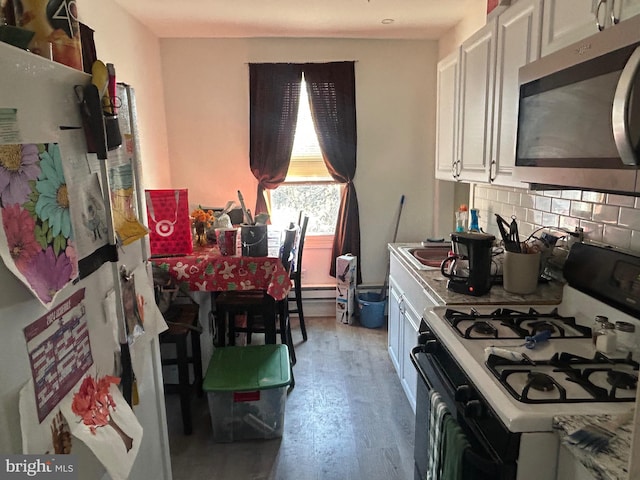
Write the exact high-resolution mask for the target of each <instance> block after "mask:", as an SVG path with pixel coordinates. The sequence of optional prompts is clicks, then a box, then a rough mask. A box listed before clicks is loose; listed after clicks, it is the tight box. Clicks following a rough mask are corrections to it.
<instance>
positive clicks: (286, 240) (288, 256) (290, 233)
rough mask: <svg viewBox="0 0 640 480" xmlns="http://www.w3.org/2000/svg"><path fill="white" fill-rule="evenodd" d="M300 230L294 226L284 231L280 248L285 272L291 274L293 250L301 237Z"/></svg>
mask: <svg viewBox="0 0 640 480" xmlns="http://www.w3.org/2000/svg"><path fill="white" fill-rule="evenodd" d="M299 232H300V229H299V228H298V227H297V226H295V225H293V223H291V225H290V226H289V228H287V229H285V230H284V231H283V240H282V246H281V247H280V261H281V262H282V266H283V267H284V268H285V270H286V271H287V272H289V273H291V265H292V260H293V249H294V246H295V244H296V241H297V239H298V237H299Z"/></svg>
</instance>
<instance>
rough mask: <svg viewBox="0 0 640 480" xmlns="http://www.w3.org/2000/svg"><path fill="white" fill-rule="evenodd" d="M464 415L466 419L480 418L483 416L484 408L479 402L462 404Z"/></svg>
mask: <svg viewBox="0 0 640 480" xmlns="http://www.w3.org/2000/svg"><path fill="white" fill-rule="evenodd" d="M464 415H465V416H466V417H467V418H482V417H483V416H484V407H483V406H482V403H481V402H480V400H469V401H468V402H466V403H465V404H464Z"/></svg>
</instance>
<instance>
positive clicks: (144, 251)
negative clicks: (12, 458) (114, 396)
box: [0, 42, 171, 480]
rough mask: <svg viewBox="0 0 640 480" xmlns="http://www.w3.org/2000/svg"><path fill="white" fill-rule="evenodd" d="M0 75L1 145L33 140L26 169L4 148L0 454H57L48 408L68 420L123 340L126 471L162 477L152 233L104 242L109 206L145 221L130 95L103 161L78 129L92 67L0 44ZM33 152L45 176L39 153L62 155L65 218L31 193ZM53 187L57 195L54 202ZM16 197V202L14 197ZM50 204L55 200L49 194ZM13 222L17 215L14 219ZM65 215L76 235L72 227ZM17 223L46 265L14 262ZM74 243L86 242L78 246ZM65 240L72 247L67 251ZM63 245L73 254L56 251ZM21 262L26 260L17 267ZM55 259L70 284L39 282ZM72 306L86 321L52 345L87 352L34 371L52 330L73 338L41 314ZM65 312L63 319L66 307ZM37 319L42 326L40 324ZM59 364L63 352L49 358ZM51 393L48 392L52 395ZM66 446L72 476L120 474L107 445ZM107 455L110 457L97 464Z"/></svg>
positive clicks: (112, 215)
mask: <svg viewBox="0 0 640 480" xmlns="http://www.w3.org/2000/svg"><path fill="white" fill-rule="evenodd" d="M116 67H117V65H116ZM0 72H2V73H1V74H0V151H4V152H5V153H6V152H7V151H10V150H11V149H12V148H15V145H21V146H25V145H26V146H29V147H28V148H27V147H23V149H22V152H23V153H22V157H21V158H22V160H21V161H22V162H23V165H22V167H24V169H23V171H21V172H18V169H17V167H16V165H15V164H14V163H11V162H12V161H13V160H12V157H11V156H10V155H5V157H2V155H0V204H1V206H2V207H3V217H2V220H3V225H0V249H1V250H2V251H3V258H2V260H3V261H2V262H0V328H1V333H0V454H23V453H34V454H45V453H54V451H53V448H54V447H55V446H52V440H51V437H52V433H50V432H53V426H54V424H53V423H52V420H51V418H52V415H54V414H56V412H58V419H61V418H62V417H59V414H60V413H66V416H71V417H73V415H70V414H69V405H70V403H69V401H68V399H69V395H73V393H74V392H75V391H78V385H80V378H83V377H86V376H87V375H94V376H95V378H98V377H99V376H104V375H115V376H120V373H121V371H122V370H121V369H122V368H123V366H122V365H123V357H122V352H121V348H124V345H126V346H127V347H128V348H130V355H131V359H132V362H133V372H134V373H135V390H136V394H137V395H136V394H133V397H136V396H137V397H138V398H137V404H135V405H133V406H132V407H131V408H130V410H131V411H132V413H133V416H134V417H135V418H134V420H135V421H132V419H131V418H128V419H123V420H122V421H123V422H126V424H128V425H129V424H130V425H132V424H134V423H137V424H138V425H136V428H137V429H138V430H136V435H132V436H133V437H134V449H133V450H127V454H128V452H129V451H135V456H134V457H133V458H129V459H128V460H127V461H131V462H132V466H131V467H130V470H129V469H125V471H127V476H128V478H131V479H150V478H153V479H168V480H169V479H171V464H170V456H169V444H168V436H167V427H166V413H165V404H164V393H163V384H162V368H161V365H160V354H159V342H158V333H159V332H161V331H162V330H163V329H164V328H166V325H164V322H163V321H162V317H161V316H159V315H160V314H159V311H158V310H157V308H156V306H155V302H154V298H153V288H152V278H151V276H150V266H149V265H148V262H147V259H148V251H149V250H148V237H146V236H144V237H142V238H138V239H136V238H135V237H132V238H133V240H131V239H129V241H128V242H125V243H128V244H126V245H122V244H120V242H119V244H118V245H117V246H113V245H110V243H111V242H110V241H109V240H110V235H112V233H113V230H112V229H110V228H108V227H109V226H110V225H113V222H114V221H122V218H116V217H118V215H120V216H122V212H121V211H117V212H116V211H114V209H115V208H116V207H118V208H124V209H128V210H127V211H128V212H129V213H131V212H134V214H135V215H136V216H137V219H135V218H134V219H128V221H129V222H131V223H132V224H135V223H137V222H138V221H139V222H140V223H144V218H145V215H144V213H143V212H146V207H145V204H144V195H140V193H141V192H144V187H143V185H142V183H141V182H142V179H141V177H140V161H141V159H140V152H139V150H138V142H137V136H136V135H137V132H136V128H135V122H136V115H135V99H134V91H133V89H131V88H128V87H127V86H124V85H121V84H118V95H117V102H116V103H117V105H115V106H117V107H118V108H117V113H118V117H119V119H118V123H119V126H120V133H121V135H122V146H121V147H119V148H116V149H113V150H111V151H109V153H108V159H107V160H99V159H98V158H97V156H96V155H95V154H90V153H87V141H86V137H85V132H84V130H83V129H82V128H79V127H81V126H82V117H81V114H80V111H81V110H80V108H81V107H80V103H79V98H80V97H81V96H82V92H83V88H82V86H85V85H87V84H89V83H90V82H91V78H90V76H89V75H86V74H84V73H83V72H80V71H78V70H74V69H71V68H69V67H66V66H64V65H61V64H58V63H55V62H52V61H49V60H47V59H44V58H41V57H39V56H36V55H33V54H31V53H29V52H25V51H22V50H20V49H18V48H15V47H12V46H10V45H7V44H4V43H1V42H0ZM76 86H81V87H76ZM7 145H9V147H7ZM34 145H35V147H34ZM2 148H4V150H1V149H2ZM29 148H30V149H33V150H34V152H36V153H37V152H38V151H39V152H40V154H39V156H38V155H34V157H33V158H35V159H37V160H38V162H39V165H40V166H41V167H42V168H41V170H42V171H43V172H44V171H45V170H46V168H45V167H46V166H45V160H44V159H45V157H46V158H47V159H48V161H49V160H50V161H51V163H52V164H55V161H56V158H55V157H56V155H58V156H59V158H58V161H59V163H61V164H62V170H63V172H64V178H65V181H66V186H65V188H66V190H63V189H61V188H58V190H57V193H55V192H54V196H55V195H56V194H57V195H58V197H57V201H58V204H57V205H58V206H59V205H61V204H63V203H64V202H67V205H68V209H69V211H70V212H71V213H70V214H68V213H67V214H66V215H68V217H64V215H63V214H64V210H62V212H63V213H60V210H55V209H53V207H51V206H50V205H47V204H45V203H44V200H43V201H42V202H40V197H43V198H44V195H45V194H44V193H40V196H39V197H37V198H38V201H36V200H35V197H33V196H29V195H33V194H34V192H35V191H36V189H37V188H39V186H42V189H44V188H45V187H46V185H45V183H44V180H43V176H42V175H44V174H40V175H41V176H40V177H37V176H36V175H35V174H33V172H32V173H31V177H29V168H31V166H30V165H26V163H27V161H26V160H25V159H26V158H27V156H28V155H27V154H28V149H29ZM38 149H39V150H38ZM25 152H27V153H25ZM43 152H44V153H43ZM142 161H144V160H142ZM119 167H123V169H124V171H125V174H124V175H120V174H119V173H118V169H119ZM7 172H9V173H7ZM16 172H18V173H20V175H23V176H24V180H25V182H24V183H23V184H19V183H17V182H15V185H12V186H9V185H7V182H6V179H7V178H8V177H7V175H9V174H15V175H17V174H18V173H16ZM114 172H115V173H114ZM49 176H50V177H52V176H54V175H53V174H50V175H49ZM13 178H17V177H15V176H14V177H13ZM96 178H97V179H98V182H99V185H98V188H99V190H100V192H101V195H102V198H101V199H97V198H95V189H94V190H93V193H91V192H92V189H91V186H89V187H87V184H90V183H91V181H94V182H95V179H96ZM114 185H115V186H114ZM14 186H15V188H14ZM58 186H60V185H58ZM19 187H21V188H23V189H31V191H30V192H31V193H29V191H28V190H27V191H24V192H22V197H20V195H21V192H20V188H19ZM118 189H120V190H118ZM14 190H15V191H14ZM43 191H44V190H43ZM80 191H82V193H81V192H80ZM118 191H122V192H125V193H128V194H129V195H130V196H129V197H123V198H124V199H123V200H122V203H123V205H117V204H118V202H119V201H120V200H119V199H118V198H116V197H117V195H116V193H117V192H118ZM87 192H89V193H87ZM61 195H63V196H65V198H63V199H61V197H60V196H61ZM92 195H93V196H92ZM18 197H20V198H21V199H20V200H16V198H18ZM94 200H95V204H94ZM52 201H54V202H55V201H56V198H54V199H53V200H52ZM12 202H16V203H15V204H13V203H12ZM30 202H31V203H30ZM19 205H22V207H23V208H22V211H21V214H24V215H26V216H25V217H19V218H18V220H16V219H15V218H14V219H12V218H11V217H10V215H9V214H10V213H11V209H12V208H13V206H19ZM30 208H31V210H29V209H30ZM48 209H49V210H48ZM101 209H104V211H102V212H100V213H101V216H100V217H99V219H98V220H94V219H92V215H94V214H95V213H96V210H101ZM16 211H18V209H16ZM25 212H26V213H25ZM29 212H30V213H31V216H29V215H28V214H29ZM36 214H37V215H36ZM16 215H18V214H16ZM36 216H38V217H41V218H40V219H39V220H38V224H37V225H33V224H32V223H31V222H33V220H31V218H35V217H36ZM42 218H46V221H44V222H43V220H42ZM100 218H102V220H100ZM11 221H13V222H14V226H13V227H12V226H11V225H12V224H11V223H10V222H11ZM69 223H70V224H71V228H72V231H73V233H71V232H70V231H68V230H69V229H68V224H69ZM3 226H4V228H3ZM12 229H13V230H12ZM24 229H31V230H32V231H33V232H35V233H34V235H35V239H36V241H35V243H34V242H33V239H31V244H30V245H31V247H29V248H32V250H33V251H34V252H35V251H38V252H39V254H40V255H41V256H42V258H43V259H45V260H46V259H47V258H48V260H49V263H46V261H45V260H42V262H44V263H42V262H41V263H37V262H35V260H33V259H32V257H29V260H28V262H27V260H21V258H22V257H20V254H21V252H24V251H27V250H28V248H27V247H26V246H24V243H25V242H22V243H20V242H17V241H16V240H15V239H13V240H12V235H13V236H15V235H22V233H21V232H22V231H24ZM83 229H84V230H90V231H91V236H87V235H86V234H85V236H84V237H83V238H82V239H81V238H80V231H81V230H83ZM84 230H83V231H84ZM12 232H13V233H12ZM65 236H66V237H65ZM105 239H106V240H105ZM111 240H113V239H111ZM12 241H13V243H12ZM101 241H102V242H106V244H107V245H104V243H100V242H101ZM16 242H17V243H16ZM38 242H39V243H38ZM82 242H84V246H83V248H82V249H81V248H80V247H81V245H80V244H81V243H82ZM91 242H94V243H96V245H97V246H98V247H97V248H96V250H95V251H96V252H98V253H99V252H100V250H102V251H103V252H102V253H104V251H107V252H110V253H107V255H106V257H108V256H109V254H112V255H116V254H117V261H106V262H105V263H102V264H101V261H100V260H96V257H95V255H87V252H91V248H92V247H91V245H90V244H91ZM100 245H102V247H100ZM70 247H73V248H71V249H70V250H69V248H70ZM38 249H40V250H41V251H39V250H38ZM65 249H67V250H65ZM81 250H82V251H81ZM65 251H68V252H69V254H68V255H63V253H64V252H65ZM33 255H36V254H35V253H34V254H33ZM47 255H49V257H47ZM73 255H76V256H77V257H80V258H79V260H80V262H79V263H80V264H82V260H83V259H84V260H85V263H84V266H85V272H84V273H81V274H80V275H78V274H76V272H73V273H72V274H68V269H67V267H66V264H65V266H64V267H61V266H60V265H59V263H60V261H59V259H60V258H63V257H64V259H65V261H67V260H68V259H69V258H71V257H72V256H73ZM98 257H100V255H98ZM52 259H55V261H54V260H52ZM71 259H72V258H71ZM12 260H14V261H13V262H12ZM112 260H113V259H112ZM87 261H88V263H87ZM21 262H22V263H21ZM29 262H31V263H29ZM27 263H28V266H25V265H27ZM71 264H72V263H70V265H71ZM51 265H53V267H51V268H52V269H53V268H59V269H60V270H59V271H63V272H64V275H65V279H66V278H67V277H68V280H69V281H59V278H58V283H56V284H55V285H56V287H51V286H48V287H43V286H42V282H44V281H45V280H46V278H44V279H43V277H46V273H43V272H44V271H45V270H46V269H47V268H49V267H50V266H51ZM87 265H89V267H88V270H87V268H86V267H87ZM68 268H71V267H68ZM80 277H82V278H80ZM132 278H133V280H132ZM127 279H128V280H127ZM127 282H129V283H130V284H131V282H133V283H132V285H134V287H135V288H134V290H135V294H136V298H137V308H138V310H137V311H136V312H137V313H136V315H138V317H143V318H138V317H136V318H137V319H138V320H140V326H139V327H140V328H139V327H138V326H136V329H138V330H140V331H138V330H135V331H136V332H137V333H136V334H135V337H134V336H133V332H134V329H132V328H129V329H127V328H126V327H125V325H126V322H128V321H129V317H128V313H127V312H126V311H125V308H124V307H123V306H122V305H123V304H122V301H123V300H122V299H123V288H124V286H126V285H127V284H128V283H127ZM49 285H50V284H49ZM47 289H48V290H47ZM78 298H79V300H78ZM74 299H75V300H74ZM69 309H71V310H72V311H76V312H77V313H74V314H73V315H72V316H71V317H72V318H71V320H73V322H75V323H74V325H78V324H79V325H81V326H82V328H81V329H80V330H79V331H80V332H81V333H80V334H77V333H78V330H77V331H76V332H75V333H76V334H77V335H76V336H74V337H73V338H71V339H66V340H65V341H66V342H67V343H58V344H57V345H63V346H65V345H69V348H71V349H73V348H76V349H77V350H82V353H81V358H82V359H83V360H82V361H80V360H77V358H78V356H77V355H76V357H74V358H76V360H75V362H76V363H71V364H67V365H61V364H60V363H58V364H56V365H55V366H54V367H53V368H55V369H57V371H56V372H54V371H53V370H51V371H49V372H48V373H47V374H46V375H44V376H42V377H38V375H40V374H41V373H42V372H40V370H39V368H41V364H39V363H38V362H40V361H42V358H43V357H39V356H38V354H37V351H38V349H39V348H44V345H45V344H46V343H47V342H50V341H51V339H52V338H54V337H55V336H56V335H57V336H58V337H60V335H63V334H64V335H69V331H73V330H64V331H62V330H55V332H54V333H51V331H50V329H51V328H52V327H51V326H50V325H49V323H51V322H48V321H47V320H48V319H49V317H50V316H51V318H52V319H54V318H55V320H54V321H55V322H58V323H59V324H60V325H62V324H63V323H65V322H66V323H67V324H68V323H70V322H68V321H67V320H70V318H69V317H56V315H58V313H60V314H61V315H62V314H63V313H64V312H65V310H69ZM64 314H65V315H71V314H70V313H68V312H67V313H64ZM42 322H44V323H45V324H46V325H45V326H44V327H43V329H42V330H38V325H41V324H42ZM45 329H49V333H46V332H45V333H43V331H44V330H45ZM30 332H31V333H30ZM33 332H35V333H33ZM127 332H128V333H127ZM72 336H73V335H72ZM58 337H56V338H58ZM87 338H88V340H87ZM127 339H128V340H129V341H127ZM58 340H59V338H58ZM74 342H76V344H75V345H74ZM48 348H49V347H48ZM64 348H66V347H57V348H56V349H54V350H56V351H54V352H50V351H47V355H49V357H47V358H53V357H57V356H60V357H62V355H61V353H62V351H63V350H64ZM49 350H51V349H50V348H49ZM54 361H55V360H54ZM57 361H58V362H61V361H63V360H62V359H61V358H57ZM125 363H126V362H125ZM53 374H55V375H57V376H60V377H61V378H58V377H56V378H57V380H56V382H57V383H54V382H50V383H46V382H47V381H49V380H51V378H52V375H53ZM65 375H67V376H66V377H65ZM43 379H44V382H45V383H43ZM69 379H71V380H69ZM65 382H66V383H67V384H68V383H69V382H71V383H72V385H67V390H65V389H64V384H65ZM74 382H75V383H74ZM56 389H57V390H56ZM52 390H55V391H53V393H51V391H52ZM65 399H66V400H65ZM65 402H66V405H67V408H66V411H65V410H64V408H62V409H61V410H58V409H59V408H60V406H61V405H65ZM116 403H117V406H116V407H115V408H114V411H115V412H118V414H122V415H124V413H126V412H127V411H128V410H127V405H123V402H122V401H121V400H120V401H119V402H116ZM125 403H126V402H125ZM34 406H35V409H34ZM114 415H115V414H114ZM41 417H42V421H40V419H41ZM65 419H66V421H67V423H68V424H71V426H70V427H68V428H71V432H72V433H73V428H75V427H77V426H78V425H81V424H82V421H81V417H78V418H75V419H74V418H66V417H65ZM55 425H57V424H55ZM97 430H100V431H102V430H101V429H97ZM85 433H86V432H85ZM91 435H92V434H91V433H89V435H88V437H87V438H89V440H90V441H94V440H95V439H96V438H97V437H96V436H95V435H94V436H93V437H92V436H91ZM70 443H71V453H72V454H73V455H75V458H76V461H77V469H78V470H77V472H78V478H82V479H85V478H112V477H113V478H116V477H118V475H119V473H118V472H122V470H118V468H114V465H113V464H112V465H109V463H108V462H109V461H110V462H111V463H117V461H115V460H113V458H117V455H116V456H115V457H111V456H110V455H111V454H110V453H109V452H106V454H105V452H104V451H102V452H101V448H102V446H101V445H99V444H98V445H97V446H96V445H95V444H93V446H91V445H90V443H88V442H85V441H83V440H81V439H80V438H78V437H76V436H75V434H74V435H73V436H71V442H70ZM128 448H130V447H128ZM110 458H111V459H112V460H105V459H110ZM112 472H115V473H113V474H112Z"/></svg>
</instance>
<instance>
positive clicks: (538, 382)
mask: <svg viewBox="0 0 640 480" xmlns="http://www.w3.org/2000/svg"><path fill="white" fill-rule="evenodd" d="M563 298H564V300H563V303H562V304H560V305H559V306H540V305H536V306H533V307H529V306H520V305H518V306H514V305H506V306H496V305H492V306H475V307H461V308H460V307H458V308H455V307H451V308H446V307H437V308H435V309H433V310H429V311H427V312H425V317H424V318H425V320H426V322H427V324H428V326H429V327H430V328H431V330H432V332H433V333H435V335H436V336H437V337H438V338H439V339H440V341H441V342H442V344H443V346H444V347H445V348H446V349H447V350H448V351H449V352H452V355H453V357H454V358H455V360H456V361H457V362H458V364H459V366H460V367H461V369H462V370H463V371H464V372H465V373H466V375H467V376H468V377H469V380H470V381H471V382H472V383H473V384H474V385H475V387H476V388H477V390H478V391H479V392H480V394H481V395H482V397H484V399H485V400H486V401H487V403H488V404H489V405H490V407H491V408H492V409H493V410H494V411H495V413H496V414H497V415H498V417H499V418H500V420H501V421H502V422H503V423H504V425H505V426H506V427H507V428H508V429H509V431H511V432H541V431H551V430H552V424H553V417H554V416H558V415H571V414H576V415H582V414H602V413H616V412H622V411H626V410H627V409H628V408H629V402H633V401H635V397H636V384H637V380H638V363H637V362H635V361H634V360H628V359H627V354H626V352H618V351H616V352H615V353H613V354H608V355H603V354H600V353H598V352H597V351H596V349H595V346H594V343H593V341H592V338H591V329H590V327H591V325H592V323H593V317H595V315H596V314H597V315H606V316H608V317H609V318H610V319H611V320H615V321H625V322H628V323H633V324H635V323H638V320H636V319H635V318H633V317H631V316H629V315H626V314H624V313H622V312H620V311H617V310H616V311H615V312H614V311H612V309H611V308H610V307H608V306H607V305H605V304H602V303H601V302H597V301H594V299H593V298H591V297H588V296H586V295H584V294H582V293H581V292H579V291H577V290H575V289H573V288H571V287H569V286H566V287H565V292H564V296H563ZM587 303H589V304H592V306H593V308H594V309H593V310H591V312H593V313H592V314H591V316H590V317H586V316H584V315H583V314H582V313H581V312H575V308H574V307H573V306H575V305H581V304H582V305H585V304H587ZM594 304H595V305H594ZM598 304H599V305H598ZM505 310H506V311H508V312H511V313H510V314H509V315H507V316H508V317H509V318H507V319H505V318H500V317H504V315H502V312H503V311H505ZM531 310H534V311H535V312H537V313H540V314H541V315H540V316H538V315H535V314H530V311H531ZM452 311H454V312H461V313H462V314H461V315H457V314H453V315H452V314H451V313H452ZM496 312H498V314H496ZM554 312H557V315H556V314H554ZM576 313H577V314H576ZM467 314H468V315H467ZM519 314H521V317H520V319H519V320H516V318H518V317H519ZM549 314H551V315H549ZM485 316H486V318H484V317H485ZM473 317H482V318H479V319H477V320H472V318H473ZM574 321H575V324H574ZM486 325H488V326H489V327H491V328H486ZM508 325H511V326H508ZM514 326H515V330H514ZM518 328H522V329H524V330H526V335H525V334H524V333H525V332H523V333H522V334H521V335H519V334H517V333H516V331H517V329H518ZM547 328H549V329H553V331H552V333H551V337H550V338H549V339H548V340H546V341H541V342H537V343H535V346H534V348H527V347H526V346H525V345H524V344H525V337H526V336H531V337H533V336H535V335H536V333H538V332H540V331H542V330H545V329H547ZM478 329H479V331H478ZM494 329H495V331H494ZM638 329H640V324H639V325H638ZM467 330H469V332H467ZM496 336H497V338H496ZM492 346H493V347H497V348H503V349H506V350H509V351H512V352H516V353H521V354H524V355H525V359H524V360H523V361H512V360H507V359H504V358H502V357H500V356H497V355H494V356H491V357H488V356H487V352H486V351H485V349H487V347H492ZM527 359H528V360H527ZM536 374H540V375H538V376H536ZM616 375H617V376H618V377H620V378H614V377H615V376H616ZM625 380H628V381H627V382H625ZM617 384H620V386H618V385H617Z"/></svg>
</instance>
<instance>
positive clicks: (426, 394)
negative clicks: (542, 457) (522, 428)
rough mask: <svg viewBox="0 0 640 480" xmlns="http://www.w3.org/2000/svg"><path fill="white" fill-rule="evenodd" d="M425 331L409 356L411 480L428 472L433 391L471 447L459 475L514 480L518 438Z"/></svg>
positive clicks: (493, 479) (438, 343) (429, 332)
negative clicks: (413, 383) (413, 375)
mask: <svg viewBox="0 0 640 480" xmlns="http://www.w3.org/2000/svg"><path fill="white" fill-rule="evenodd" d="M425 327H426V323H425V322H424V321H423V322H422V325H421V329H420V330H421V332H422V334H421V335H420V339H419V342H418V346H416V347H415V348H414V349H413V350H412V351H411V355H410V356H411V361H412V363H413V365H414V367H415V368H416V370H417V372H418V386H417V394H416V425H415V447H414V448H415V450H414V459H415V471H414V477H415V479H416V480H418V479H424V478H425V476H426V472H427V469H428V463H429V459H428V455H429V454H428V451H429V418H430V401H429V398H430V393H431V391H433V390H435V391H437V392H438V393H439V394H440V395H441V397H442V400H443V401H444V402H445V403H446V405H447V407H448V410H449V412H450V414H451V415H452V416H453V418H455V420H456V421H457V422H458V424H459V425H460V428H461V429H462V431H463V432H464V433H465V434H466V436H467V440H468V442H469V444H470V448H469V449H468V450H467V451H466V452H465V454H464V457H463V458H464V464H463V469H464V470H463V471H464V472H470V473H469V475H470V476H471V475H472V477H471V478H474V479H480V480H484V479H486V480H513V479H515V478H516V470H517V467H516V460H517V456H518V451H519V447H520V435H519V434H514V433H511V432H509V431H508V430H507V429H506V427H505V426H504V425H503V424H502V423H501V422H500V420H499V419H498V418H497V416H496V415H495V414H494V413H493V411H492V410H491V408H490V407H489V406H488V404H487V403H486V401H484V400H483V399H482V398H481V397H480V395H479V394H478V393H477V391H476V389H475V388H474V387H473V385H472V384H471V383H470V382H469V381H468V379H467V378H466V376H465V375H464V373H463V371H462V369H460V367H459V366H458V365H457V364H456V362H455V360H454V359H453V357H452V356H451V354H450V353H449V352H448V351H447V350H446V349H445V348H444V347H443V346H442V344H441V343H440V342H439V341H438V339H437V337H436V336H435V335H434V334H433V333H432V332H431V331H428V330H427V328H428V327H427V328H425ZM471 472H472V473H471Z"/></svg>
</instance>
